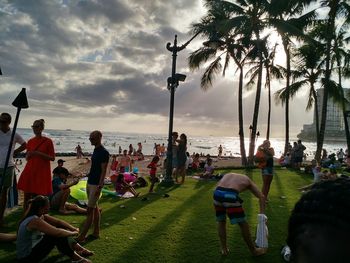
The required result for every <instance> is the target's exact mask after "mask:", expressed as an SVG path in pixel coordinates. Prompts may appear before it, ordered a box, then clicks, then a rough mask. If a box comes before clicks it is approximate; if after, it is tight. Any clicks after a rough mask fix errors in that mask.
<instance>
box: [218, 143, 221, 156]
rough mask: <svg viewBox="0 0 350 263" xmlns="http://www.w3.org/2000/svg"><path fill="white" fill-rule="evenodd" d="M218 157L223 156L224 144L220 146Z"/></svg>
mask: <svg viewBox="0 0 350 263" xmlns="http://www.w3.org/2000/svg"><path fill="white" fill-rule="evenodd" d="M218 151H219V153H218V158H219V159H220V158H221V157H222V145H221V144H220V146H219V148H218Z"/></svg>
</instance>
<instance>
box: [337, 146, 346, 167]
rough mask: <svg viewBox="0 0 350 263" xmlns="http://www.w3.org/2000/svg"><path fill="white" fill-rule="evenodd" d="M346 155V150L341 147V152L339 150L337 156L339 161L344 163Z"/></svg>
mask: <svg viewBox="0 0 350 263" xmlns="http://www.w3.org/2000/svg"><path fill="white" fill-rule="evenodd" d="M344 156H345V153H344V151H343V148H340V150H339V152H337V158H338V162H339V163H340V164H342V163H343V160H344Z"/></svg>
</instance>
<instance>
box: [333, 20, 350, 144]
mask: <svg viewBox="0 0 350 263" xmlns="http://www.w3.org/2000/svg"><path fill="white" fill-rule="evenodd" d="M346 33H347V31H346V27H345V24H344V23H343V24H342V25H340V26H339V30H337V32H336V38H335V40H334V48H333V52H334V56H333V60H335V62H336V66H337V68H336V70H337V74H338V84H339V92H340V103H341V108H342V112H343V120H344V129H345V135H346V144H347V149H350V132H349V124H348V111H347V109H346V102H347V99H346V98H345V94H344V89H343V86H342V78H343V77H342V76H343V75H346V74H344V73H345V69H347V68H349V66H350V50H346V48H345V46H344V44H345V43H349V42H350V37H345V34H346ZM332 68H333V66H332Z"/></svg>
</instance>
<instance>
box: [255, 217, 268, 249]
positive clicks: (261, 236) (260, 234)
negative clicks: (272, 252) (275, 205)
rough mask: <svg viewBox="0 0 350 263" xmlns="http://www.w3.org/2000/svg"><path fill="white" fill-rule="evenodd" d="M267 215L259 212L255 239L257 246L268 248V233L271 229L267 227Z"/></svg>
mask: <svg viewBox="0 0 350 263" xmlns="http://www.w3.org/2000/svg"><path fill="white" fill-rule="evenodd" d="M266 222H267V216H266V215H264V214H258V225H257V226H256V239H255V245H256V246H257V247H261V248H268V247H269V242H268V239H267V237H268V235H269V231H268V229H267V225H266Z"/></svg>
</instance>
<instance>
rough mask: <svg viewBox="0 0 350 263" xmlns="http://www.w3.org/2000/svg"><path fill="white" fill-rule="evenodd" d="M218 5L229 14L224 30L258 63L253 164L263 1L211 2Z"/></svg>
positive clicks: (252, 145) (251, 160) (254, 126)
mask: <svg viewBox="0 0 350 263" xmlns="http://www.w3.org/2000/svg"><path fill="white" fill-rule="evenodd" d="M212 2H216V3H219V5H220V8H222V9H223V10H225V11H226V12H228V13H230V14H231V17H230V19H229V20H228V21H227V22H226V23H225V24H224V26H225V27H226V28H231V29H233V30H234V32H235V33H236V34H239V35H240V36H242V38H241V39H240V40H241V43H242V45H243V46H245V47H250V48H252V47H253V49H254V47H255V49H256V51H257V56H256V57H257V61H258V74H257V84H256V95H255V104H254V111H253V119H252V126H251V127H252V129H251V133H250V143H249V156H248V165H249V166H253V164H254V158H253V157H254V151H255V138H256V133H257V124H258V117H259V107H260V97H261V86H262V70H263V55H262V51H263V41H262V40H261V34H262V32H263V30H264V29H265V28H266V22H267V21H265V20H264V17H266V4H267V1H265V0H239V1H235V2H228V1H212Z"/></svg>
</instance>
